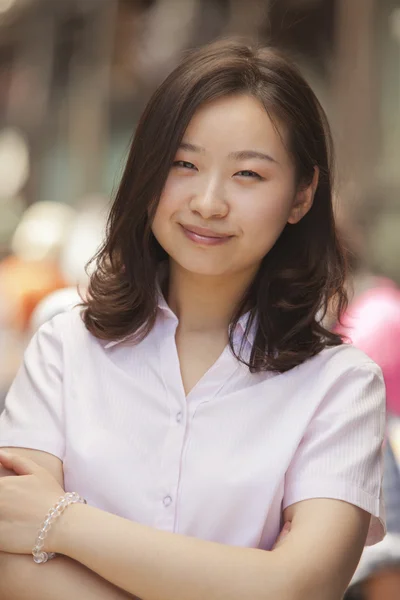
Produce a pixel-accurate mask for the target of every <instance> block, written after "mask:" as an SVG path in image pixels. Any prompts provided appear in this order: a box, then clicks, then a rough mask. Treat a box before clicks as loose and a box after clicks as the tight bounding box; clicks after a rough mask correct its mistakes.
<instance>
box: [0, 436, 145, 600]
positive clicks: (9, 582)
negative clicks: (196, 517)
mask: <svg viewBox="0 0 400 600" xmlns="http://www.w3.org/2000/svg"><path fill="white" fill-rule="evenodd" d="M5 449H6V450H9V451H10V452H13V453H14V454H20V455H21V456H26V457H28V458H31V459H32V460H34V461H35V462H36V463H37V464H39V465H41V466H43V467H45V468H46V469H48V470H49V471H50V472H51V473H52V474H53V475H54V477H55V478H56V479H57V481H59V483H60V485H62V486H64V476H63V468H62V462H61V461H60V459H58V458H56V457H55V456H53V455H51V454H48V453H47V452H41V451H39V450H30V449H26V448H5ZM6 476H15V474H14V472H13V471H8V470H7V469H5V468H4V467H2V466H1V465H0V477H6ZM0 573H1V577H0V598H7V600H26V598H27V597H28V595H29V600H71V598H85V600H128V599H130V600H132V599H134V598H135V596H133V595H132V594H129V593H128V592H126V591H124V590H121V589H120V588H117V587H116V586H114V585H112V584H111V583H110V582H109V581H106V580H105V579H103V578H102V577H101V576H99V575H97V574H96V573H94V572H93V571H90V570H89V569H88V568H86V567H84V566H83V565H82V564H80V563H78V562H76V561H75V560H72V559H71V558H68V557H66V556H58V557H57V558H55V559H53V560H51V561H49V562H48V563H46V564H44V565H36V564H35V563H34V562H33V559H32V556H30V555H29V556H27V555H22V554H21V555H18V554H7V553H3V552H0Z"/></svg>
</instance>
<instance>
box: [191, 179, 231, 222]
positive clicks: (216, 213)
mask: <svg viewBox="0 0 400 600" xmlns="http://www.w3.org/2000/svg"><path fill="white" fill-rule="evenodd" d="M190 209H191V210H192V211H193V212H195V213H198V214H199V215H200V216H201V217H202V218H203V219H211V218H223V217H226V215H227V214H228V211H229V207H228V203H227V202H226V200H225V197H224V193H223V190H222V186H221V184H220V183H219V182H218V181H216V180H210V181H208V182H207V183H205V184H204V187H203V189H199V190H197V191H196V193H195V194H193V196H192V198H191V201H190Z"/></svg>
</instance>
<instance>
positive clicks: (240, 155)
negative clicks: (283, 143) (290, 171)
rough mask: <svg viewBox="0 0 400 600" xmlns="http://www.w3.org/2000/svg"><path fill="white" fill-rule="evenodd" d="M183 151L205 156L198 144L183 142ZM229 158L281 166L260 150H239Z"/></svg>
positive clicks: (229, 155) (203, 149)
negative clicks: (263, 161) (255, 160)
mask: <svg viewBox="0 0 400 600" xmlns="http://www.w3.org/2000/svg"><path fill="white" fill-rule="evenodd" d="M179 148H180V149H181V150H187V151H188V152H196V153H197V154H204V153H205V148H202V147H201V146H196V144H190V143H189V142H182V143H181V144H180V146H179ZM228 158H233V159H235V160H246V158H258V159H261V160H267V161H268V162H273V163H276V164H279V163H278V161H277V160H275V159H274V158H272V156H270V155H269V154H265V153H264V152H259V151H258V150H239V151H238V152H230V153H229V154H228Z"/></svg>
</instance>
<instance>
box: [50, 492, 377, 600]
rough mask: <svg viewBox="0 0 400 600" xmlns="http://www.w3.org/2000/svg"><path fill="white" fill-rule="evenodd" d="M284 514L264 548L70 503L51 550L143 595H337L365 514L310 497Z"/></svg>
mask: <svg viewBox="0 0 400 600" xmlns="http://www.w3.org/2000/svg"><path fill="white" fill-rule="evenodd" d="M285 520H290V521H291V522H292V525H291V530H290V532H289V534H288V536H287V538H286V539H285V541H284V543H283V544H281V545H280V546H278V547H277V548H276V549H275V550H273V551H270V552H266V551H263V550H258V549H249V548H241V547H234V546H228V545H224V544H219V543H215V542H209V541H205V540H201V539H197V538H193V537H188V536H184V535H180V534H176V533H170V532H166V531H159V530H157V529H154V528H152V527H148V526H145V525H141V524H138V523H134V522H132V521H128V520H127V519H123V518H121V517H118V516H116V515H113V514H110V513H107V512H104V511H101V510H99V509H97V508H93V507H91V506H88V505H83V504H75V505H72V506H70V507H69V508H68V509H67V510H66V511H65V513H64V514H63V517H62V518H61V519H60V520H59V523H58V524H57V525H58V526H57V527H56V529H55V532H54V538H53V544H54V548H51V550H54V551H56V552H61V553H62V554H65V555H67V556H70V557H71V558H73V559H74V560H77V561H79V562H80V563H82V564H84V565H85V566H86V567H88V568H89V569H91V570H93V571H94V572H96V573H98V574H99V575H101V576H102V577H104V578H105V579H107V580H108V581H110V582H111V583H113V584H115V585H117V586H119V587H120V588H122V589H125V590H127V591H128V592H130V593H133V594H136V595H137V596H139V597H140V598H143V599H144V600H204V598H207V599H208V600H222V599H223V598H230V600H236V599H237V600H243V598H252V600H276V598H279V599H280V600H341V598H342V597H343V594H344V592H345V590H346V588H347V586H348V584H349V582H350V580H351V577H352V575H353V573H354V571H355V569H356V566H357V564H358V561H359V559H360V556H361V553H362V549H363V546H364V543H365V540H366V537H367V532H368V526H369V521H370V515H369V514H368V513H367V512H365V511H364V510H362V509H360V508H357V507H356V506H354V505H351V504H348V503H346V502H341V501H338V500H327V499H312V500H305V501H303V502H299V503H297V504H294V505H292V506H291V507H289V508H288V509H286V511H285ZM56 532H57V533H56Z"/></svg>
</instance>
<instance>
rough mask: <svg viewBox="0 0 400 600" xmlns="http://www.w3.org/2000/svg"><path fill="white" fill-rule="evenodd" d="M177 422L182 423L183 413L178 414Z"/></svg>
mask: <svg viewBox="0 0 400 600" xmlns="http://www.w3.org/2000/svg"><path fill="white" fill-rule="evenodd" d="M175 418H176V422H177V423H180V422H181V421H182V411H179V412H178V413H176V417H175Z"/></svg>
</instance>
